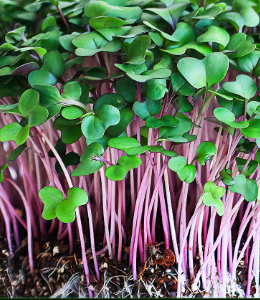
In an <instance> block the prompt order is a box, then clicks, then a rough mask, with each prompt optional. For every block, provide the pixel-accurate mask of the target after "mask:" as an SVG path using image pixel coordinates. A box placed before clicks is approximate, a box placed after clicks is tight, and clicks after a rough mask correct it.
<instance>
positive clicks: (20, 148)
mask: <svg viewBox="0 0 260 300" xmlns="http://www.w3.org/2000/svg"><path fill="white" fill-rule="evenodd" d="M25 149H26V145H20V146H18V147H17V148H15V149H14V151H13V152H12V153H11V154H10V156H9V157H8V161H9V162H10V161H14V160H16V158H17V157H18V156H19V155H20V154H21V153H22V152H23V151H24V150H25Z"/></svg>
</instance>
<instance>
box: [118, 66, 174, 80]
mask: <svg viewBox="0 0 260 300" xmlns="http://www.w3.org/2000/svg"><path fill="white" fill-rule="evenodd" d="M115 66H116V67H117V68H119V69H120V70H122V71H124V72H125V73H126V74H127V75H128V76H129V77H130V78H131V79H133V80H135V81H137V82H146V81H148V80H151V79H164V78H168V77H169V76H170V75H171V71H170V70H169V69H166V68H162V69H156V70H148V71H147V67H146V66H145V65H144V66H143V65H140V66H138V67H141V68H142V70H141V72H138V71H139V70H138V71H137V69H136V68H135V67H136V66H134V65H121V64H115Z"/></svg>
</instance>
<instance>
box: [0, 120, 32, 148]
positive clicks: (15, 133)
mask: <svg viewBox="0 0 260 300" xmlns="http://www.w3.org/2000/svg"><path fill="white" fill-rule="evenodd" d="M29 131H30V127H29V126H28V125H27V126H25V127H22V126H21V125H20V124H18V123H11V124H8V125H6V126H4V127H2V128H1V129H0V141H1V142H7V141H15V143H16V144H17V145H22V144H23V143H24V142H25V141H26V139H27V137H28V135H29Z"/></svg>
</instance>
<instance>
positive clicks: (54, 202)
mask: <svg viewBox="0 0 260 300" xmlns="http://www.w3.org/2000/svg"><path fill="white" fill-rule="evenodd" d="M39 197H40V198H41V200H42V202H43V204H44V209H43V212H42V216H43V218H44V219H46V220H52V219H54V218H56V217H57V218H58V219H59V220H60V221H62V222H64V223H71V222H73V221H74V220H75V209H76V208H77V207H78V206H81V205H84V204H87V202H88V195H87V193H86V192H85V191H83V190H82V189H80V188H77V187H73V188H70V189H69V190H68V193H67V198H64V196H63V194H62V192H61V191H60V190H58V189H56V188H53V187H45V188H43V189H41V190H40V192H39Z"/></svg>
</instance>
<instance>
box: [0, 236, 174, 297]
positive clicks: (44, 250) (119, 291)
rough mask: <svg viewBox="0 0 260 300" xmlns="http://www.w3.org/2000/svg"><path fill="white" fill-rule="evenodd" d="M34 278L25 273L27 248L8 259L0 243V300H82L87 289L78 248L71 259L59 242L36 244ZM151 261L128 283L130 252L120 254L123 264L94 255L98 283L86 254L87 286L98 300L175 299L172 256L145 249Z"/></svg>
mask: <svg viewBox="0 0 260 300" xmlns="http://www.w3.org/2000/svg"><path fill="white" fill-rule="evenodd" d="M34 247H35V249H38V253H39V254H38V255H37V256H36V257H35V260H34V263H35V274H34V275H33V276H32V275H31V273H30V270H29V264H28V255H27V244H26V240H24V241H23V243H22V246H21V247H20V248H19V249H17V250H16V251H15V252H14V255H13V256H12V257H10V256H9V252H8V247H7V242H6V239H5V238H0V287H1V288H0V298H18V297H19V298H23V297H25V298H28V297H33V298H39V297H41V298H42V297H44V298H45V297H46V298H49V297H51V298H65V297H69V298H72V297H73V298H86V297H88V289H87V286H86V280H85V275H84V269H83V264H82V260H81V253H80V244H79V242H77V243H76V244H75V245H74V249H75V252H74V254H73V255H69V254H68V246H67V245H66V244H65V243H63V242H45V243H42V244H39V243H37V244H35V245H34ZM149 251H150V256H149V258H148V260H147V262H146V264H145V265H144V266H141V267H140V273H139V279H138V280H137V281H134V280H133V277H132V276H131V268H130V267H129V266H128V265H127V263H126V261H127V259H128V252H129V249H128V248H125V249H124V257H123V260H124V261H125V263H123V262H119V261H117V260H115V259H108V258H107V257H106V256H104V255H100V256H98V263H99V269H100V274H101V280H100V281H99V282H98V281H97V280H96V277H95V274H94V266H93V259H92V256H91V254H89V255H88V264H89V268H90V284H91V289H92V290H93V292H94V295H95V296H97V297H98V298H110V297H113V298H122V297H129V298H130V297H145V298H151V297H171V296H172V297H174V296H175V295H176V293H175V292H176V288H177V273H176V267H177V266H176V265H175V257H174V254H173V253H172V252H171V251H169V250H168V251H167V252H166V253H164V254H161V252H162V249H161V248H160V245H154V246H152V247H151V248H150V249H149Z"/></svg>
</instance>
